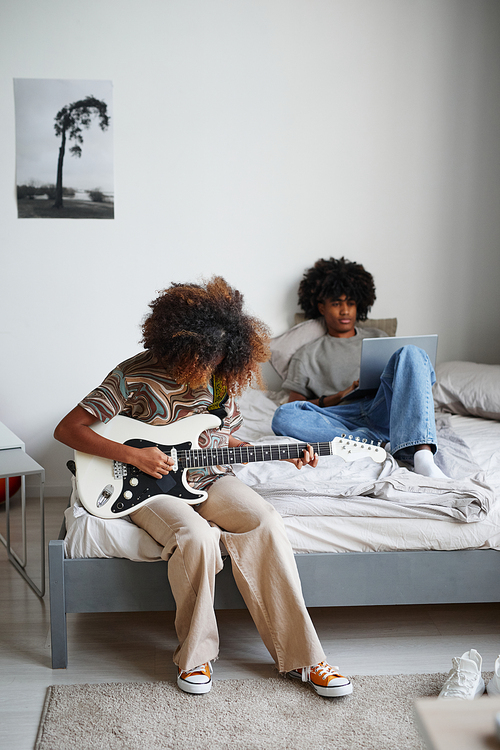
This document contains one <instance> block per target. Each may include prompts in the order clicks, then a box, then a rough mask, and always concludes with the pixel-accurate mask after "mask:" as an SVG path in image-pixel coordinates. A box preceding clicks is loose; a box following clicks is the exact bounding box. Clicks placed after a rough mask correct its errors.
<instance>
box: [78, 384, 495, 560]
mask: <svg viewBox="0 0 500 750" xmlns="http://www.w3.org/2000/svg"><path fill="white" fill-rule="evenodd" d="M282 398H283V394H280V393H270V392H262V391H258V390H251V389H250V390H249V391H247V392H246V393H245V394H244V395H243V397H242V398H241V400H240V408H241V411H242V414H243V418H244V422H243V426H242V428H240V430H239V432H238V437H240V438H241V439H242V440H247V441H248V442H252V443H253V442H277V441H278V440H279V441H280V442H283V438H279V439H278V438H276V437H275V436H274V435H273V434H272V430H271V420H272V415H273V413H274V410H275V409H276V406H277V404H278V403H279V402H280V400H282ZM437 418H438V420H439V421H440V425H441V432H442V435H443V436H444V438H443V439H446V440H447V441H450V440H451V441H452V442H453V441H454V442H453V446H454V447H456V448H457V450H458V454H459V456H458V457H459V459H460V460H459V461H457V462H455V463H453V472H454V473H452V474H451V475H452V476H454V477H455V479H454V480H453V481H451V480H450V482H449V485H452V486H453V488H454V489H455V488H457V487H459V488H462V487H463V488H465V489H464V493H465V494H464V493H462V495H460V494H459V495H458V499H457V498H456V497H455V496H453V497H452V499H451V500H448V495H449V492H448V488H439V487H438V488H437V489H438V491H439V493H441V495H439V494H438V495H437V499H436V496H435V494H433V495H431V496H430V495H424V499H423V500H422V495H421V494H419V495H415V496H414V497H411V498H410V500H409V501H408V500H407V495H406V494H404V495H403V496H402V497H403V499H402V501H400V500H399V496H398V495H397V494H396V497H394V496H392V495H388V496H386V495H385V494H382V495H381V494H380V493H377V492H372V490H371V488H372V487H376V486H377V487H378V486H380V483H381V481H382V480H381V479H380V477H381V476H384V472H385V475H389V477H392V476H394V477H396V476H400V475H404V478H405V481H406V487H408V477H409V478H410V484H411V483H412V482H413V483H415V482H414V480H415V477H417V476H418V475H414V474H411V472H409V471H408V469H407V468H405V467H403V468H401V467H400V466H398V465H397V464H396V462H395V461H394V459H393V458H392V457H391V456H388V458H387V460H386V462H385V464H386V465H385V466H384V467H380V466H379V465H376V464H374V462H372V461H370V460H369V459H363V460H362V461H355V462H353V463H352V464H345V463H344V462H343V461H342V460H341V459H340V458H338V457H336V456H331V457H326V458H321V459H320V464H319V466H318V468H317V469H312V468H311V467H305V468H304V469H302V471H301V472H297V470H296V468H295V467H294V466H292V465H291V464H288V463H285V462H279V461H277V462H269V463H266V464H253V465H248V466H236V467H234V468H235V473H236V474H237V476H238V477H239V478H240V479H241V480H242V481H244V482H245V483H247V484H249V485H250V486H253V487H254V488H255V489H256V490H257V491H260V493H261V494H262V495H263V496H264V497H265V498H266V499H267V500H268V501H269V502H271V503H272V504H274V505H275V507H276V508H277V509H278V510H279V512H280V513H281V515H282V517H283V520H284V523H285V527H286V531H287V534H288V537H289V539H290V542H291V544H292V547H293V549H294V551H295V552H296V553H304V554H306V553H311V552H314V553H323V552H330V553H331V552H367V551H371V552H373V551H393V550H459V549H487V548H491V549H500V503H499V502H498V501H497V498H500V422H498V421H494V420H491V419H481V418H479V417H465V416H457V415H446V416H445V417H444V416H443V415H440V414H437ZM440 450H441V448H440ZM445 453H446V452H445V451H444V450H443V454H445ZM439 456H440V452H438V454H437V458H436V460H437V459H438V457H439ZM445 459H446V455H444V458H443V459H441V460H445ZM380 472H382V474H381V473H380ZM445 484H446V483H445ZM339 488H341V489H342V492H339ZM360 488H361V491H360ZM416 489H417V490H418V492H419V493H421V492H422V491H423V492H430V491H431V490H430V489H429V488H427V487H424V488H422V487H417V488H416ZM469 490H470V491H469ZM432 491H433V492H434V490H432ZM370 493H371V494H370ZM464 497H465V498H466V500H464ZM415 498H416V499H415ZM440 498H444V499H443V500H442V499H440ZM65 516H66V525H67V535H66V539H65V549H66V555H67V556H68V557H72V558H76V557H125V558H129V559H132V560H140V561H155V560H159V559H161V558H160V554H161V547H160V546H159V545H158V544H157V543H156V542H155V540H154V539H152V538H151V537H150V536H149V535H148V534H147V533H146V532H145V531H143V530H142V529H139V528H138V527H136V526H135V525H134V524H133V523H132V522H131V521H130V520H128V519H127V518H120V519H115V520H102V519H99V518H95V517H94V516H91V515H90V514H88V513H87V511H86V510H85V509H84V508H83V507H82V506H81V505H80V503H79V500H78V494H77V490H76V487H75V486H73V491H72V495H71V503H70V506H69V507H68V509H67V510H66V513H65Z"/></svg>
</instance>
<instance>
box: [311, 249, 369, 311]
mask: <svg viewBox="0 0 500 750" xmlns="http://www.w3.org/2000/svg"><path fill="white" fill-rule="evenodd" d="M343 294H345V296H346V297H347V298H348V299H353V300H354V301H355V302H356V305H357V311H356V316H357V319H358V320H366V318H367V316H368V312H369V311H370V308H371V307H372V305H373V303H374V302H375V299H376V295H375V284H374V281H373V276H372V275H371V273H368V271H365V269H364V267H363V266H362V265H361V264H360V263H352V262H351V261H350V260H346V258H340V260H337V259H335V258H330V259H329V260H325V259H323V258H322V259H321V260H318V261H316V263H315V264H314V266H313V267H312V268H309V269H308V270H307V271H306V272H305V273H304V276H303V277H302V281H301V282H300V285H299V304H300V306H301V307H302V309H303V310H304V313H305V316H306V318H309V319H310V318H319V317H320V312H319V310H318V303H319V302H326V301H329V300H336V299H339V297H341V296H342V295H343Z"/></svg>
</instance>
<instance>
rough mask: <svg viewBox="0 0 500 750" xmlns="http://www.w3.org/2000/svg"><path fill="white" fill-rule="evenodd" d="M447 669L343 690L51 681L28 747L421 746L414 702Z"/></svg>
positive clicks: (290, 684)
mask: <svg viewBox="0 0 500 750" xmlns="http://www.w3.org/2000/svg"><path fill="white" fill-rule="evenodd" d="M446 676H447V675H446V674H420V675H395V676H394V675H393V676H387V675H384V676H375V677H373V676H371V677H353V678H352V682H353V685H354V692H353V694H352V695H350V696H346V697H344V698H320V697H319V696H318V695H316V693H315V692H314V691H313V690H312V689H311V688H310V687H309V686H307V685H304V684H302V683H299V682H297V681H295V680H290V679H284V678H282V677H275V678H270V679H256V680H220V681H216V682H215V683H214V686H213V688H212V691H211V692H210V693H208V694H207V695H186V694H185V693H183V692H181V691H180V690H179V689H178V688H177V686H176V685H175V684H172V683H167V682H146V683H134V682H128V683H107V684H101V685H66V686H64V685H54V686H52V687H49V688H48V692H47V700H46V703H45V707H44V711H43V715H42V719H41V722H40V729H39V733H38V738H37V741H36V745H35V750H167V749H170V748H172V749H174V750H318V748H332V750H333V749H335V750H351V748H352V750H354V749H355V750H388V749H394V750H423V749H424V743H423V741H422V740H421V739H420V736H419V734H418V731H417V729H416V727H415V724H414V720H413V702H414V700H415V698H420V697H425V696H436V695H437V694H438V693H439V690H440V689H441V686H442V684H443V682H444V680H445V679H446Z"/></svg>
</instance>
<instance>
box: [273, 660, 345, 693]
mask: <svg viewBox="0 0 500 750" xmlns="http://www.w3.org/2000/svg"><path fill="white" fill-rule="evenodd" d="M288 675H289V676H290V677H294V678H295V679H297V680H302V682H308V683H309V685H312V687H313V688H314V689H315V690H316V692H317V693H318V695H322V696H323V697H325V698H336V697H339V696H340V695H350V694H351V693H352V683H351V681H350V680H349V679H348V678H347V677H344V676H343V675H341V674H340V672H339V668H338V667H331V666H330V665H329V664H327V663H326V661H320V663H319V664H316V666H314V667H304V668H303V669H293V670H292V671H291V672H288Z"/></svg>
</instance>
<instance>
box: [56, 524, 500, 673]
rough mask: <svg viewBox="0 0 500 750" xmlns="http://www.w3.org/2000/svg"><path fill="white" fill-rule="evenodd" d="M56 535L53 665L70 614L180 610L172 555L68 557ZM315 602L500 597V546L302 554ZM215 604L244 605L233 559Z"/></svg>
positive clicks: (306, 587)
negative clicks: (171, 579)
mask: <svg viewBox="0 0 500 750" xmlns="http://www.w3.org/2000/svg"><path fill="white" fill-rule="evenodd" d="M63 537H64V529H62V530H61V534H60V538H59V539H57V540H53V541H51V542H50V543H49V580H50V629H51V643H52V668H53V669H65V668H66V667H67V665H68V649H67V633H66V614H67V613H75V612H154V611H172V610H175V602H174V599H173V596H172V592H171V590H170V586H169V583H168V579H167V563H166V562H163V561H161V562H133V561H132V560H126V559H123V558H105V559H103V558H77V559H70V558H66V557H65V554H64V541H63ZM295 559H296V562H297V567H298V570H299V574H300V579H301V582H302V588H303V591H304V597H305V601H306V605H307V606H308V607H352V606H375V605H394V604H453V603H472V602H474V603H478V602H499V601H500V551H497V550H459V551H443V552H441V551H439V552H437V551H436V552H434V551H425V552H339V553H323V554H301V555H296V556H295ZM215 607H216V609H242V608H244V607H245V604H244V603H243V600H242V598H241V595H240V593H239V591H238V589H237V588H236V584H235V582H234V578H233V576H232V572H231V563H230V560H229V559H226V562H225V565H224V568H223V570H222V571H221V572H220V573H219V574H218V575H217V579H216V591H215Z"/></svg>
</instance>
